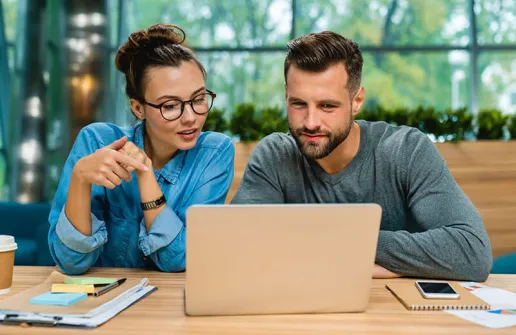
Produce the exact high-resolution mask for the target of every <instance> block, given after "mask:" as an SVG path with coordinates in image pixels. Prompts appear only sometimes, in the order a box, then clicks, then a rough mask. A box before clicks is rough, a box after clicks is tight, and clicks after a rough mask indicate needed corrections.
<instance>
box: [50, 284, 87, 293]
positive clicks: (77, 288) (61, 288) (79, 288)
mask: <svg viewBox="0 0 516 335" xmlns="http://www.w3.org/2000/svg"><path fill="white" fill-rule="evenodd" d="M52 292H61V293H73V292H85V293H94V292H95V286H94V285H76V284H52Z"/></svg>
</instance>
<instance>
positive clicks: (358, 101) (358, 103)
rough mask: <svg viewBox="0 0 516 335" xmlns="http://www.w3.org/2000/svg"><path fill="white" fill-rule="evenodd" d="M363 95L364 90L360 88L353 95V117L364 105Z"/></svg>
mask: <svg viewBox="0 0 516 335" xmlns="http://www.w3.org/2000/svg"><path fill="white" fill-rule="evenodd" d="M365 93H366V92H365V88H364V87H362V86H361V87H360V88H359V89H358V92H357V94H355V97H354V98H353V103H352V108H353V110H352V111H351V112H352V113H353V115H357V114H358V113H359V112H360V109H361V108H362V105H363V104H364V101H365Z"/></svg>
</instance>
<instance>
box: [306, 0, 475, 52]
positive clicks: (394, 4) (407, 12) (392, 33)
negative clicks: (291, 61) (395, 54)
mask: <svg viewBox="0 0 516 335" xmlns="http://www.w3.org/2000/svg"><path fill="white" fill-rule="evenodd" d="M297 3H298V10H297V17H296V35H300V34H307V33H310V32H314V31H322V30H333V31H336V32H338V33H341V34H343V35H344V36H346V37H349V38H352V39H353V40H355V41H356V42H357V43H359V44H360V45H362V46H365V45H372V46H380V45H397V46H402V45H448V44H453V45H461V46H464V45H467V44H468V43H469V16H468V8H469V7H468V4H469V1H468V0H432V1H421V0H375V1H363V0H320V1H311V0H298V1H297Z"/></svg>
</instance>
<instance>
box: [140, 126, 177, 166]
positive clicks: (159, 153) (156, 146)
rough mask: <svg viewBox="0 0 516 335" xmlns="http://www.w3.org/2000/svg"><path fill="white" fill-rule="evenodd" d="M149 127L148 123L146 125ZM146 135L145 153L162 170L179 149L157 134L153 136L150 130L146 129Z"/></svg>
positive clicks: (153, 164) (144, 141) (144, 140)
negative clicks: (157, 136) (161, 139)
mask: <svg viewBox="0 0 516 335" xmlns="http://www.w3.org/2000/svg"><path fill="white" fill-rule="evenodd" d="M146 127H147V125H146ZM145 135H146V136H144V139H143V143H145V153H146V154H147V156H148V157H149V158H150V160H151V161H152V166H153V167H154V169H156V170H161V169H162V168H163V166H165V165H166V164H167V163H168V161H169V160H170V158H172V156H174V154H175V153H176V151H177V149H176V148H173V147H171V146H170V144H167V143H165V142H163V141H160V140H159V139H158V138H156V137H155V136H152V135H151V133H150V132H148V131H147V129H145Z"/></svg>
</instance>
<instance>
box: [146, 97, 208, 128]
mask: <svg viewBox="0 0 516 335" xmlns="http://www.w3.org/2000/svg"><path fill="white" fill-rule="evenodd" d="M202 94H205V93H199V94H197V95H196V96H195V97H194V98H193V99H191V100H184V101H183V100H180V99H168V100H166V101H163V102H162V103H160V104H159V105H156V104H153V103H150V102H148V101H145V99H141V102H142V103H144V104H146V105H148V106H151V107H153V108H156V109H159V113H160V114H161V117H162V118H164V119H165V120H167V121H175V120H178V119H180V118H181V116H183V113H184V112H185V104H187V103H189V104H190V107H191V108H192V111H193V112H194V113H195V114H197V115H206V114H208V112H209V111H210V110H211V108H212V107H213V101H214V100H215V98H216V97H217V94H215V93H214V92H212V91H210V90H206V94H209V95H210V96H211V99H212V100H211V106H210V107H209V108H208V110H207V111H206V112H205V113H198V112H197V111H196V110H195V107H194V106H193V101H194V100H195V98H197V97H198V96H199V95H202ZM170 101H179V102H181V113H180V114H179V116H178V117H176V118H175V119H167V118H166V117H165V116H164V115H163V111H162V110H161V107H163V105H164V104H166V103H167V102H170Z"/></svg>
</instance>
